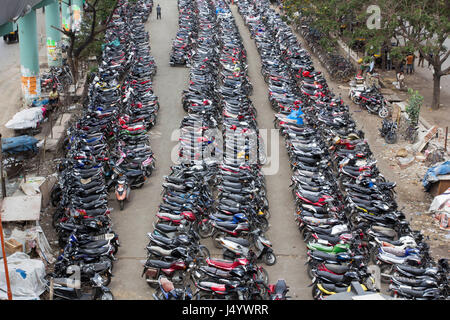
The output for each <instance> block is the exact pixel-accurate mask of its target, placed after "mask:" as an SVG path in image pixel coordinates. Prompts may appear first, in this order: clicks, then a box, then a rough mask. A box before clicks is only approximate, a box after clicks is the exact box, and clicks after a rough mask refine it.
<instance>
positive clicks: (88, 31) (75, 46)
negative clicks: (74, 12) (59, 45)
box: [52, 0, 118, 84]
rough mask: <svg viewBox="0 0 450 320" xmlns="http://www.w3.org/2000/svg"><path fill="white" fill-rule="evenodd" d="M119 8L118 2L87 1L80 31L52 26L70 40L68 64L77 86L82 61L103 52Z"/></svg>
mask: <svg viewBox="0 0 450 320" xmlns="http://www.w3.org/2000/svg"><path fill="white" fill-rule="evenodd" d="M63 1H69V0H63ZM117 6H118V1H117V0H86V2H85V9H84V12H83V21H82V24H81V28H80V30H79V31H77V30H65V29H61V28H58V27H55V26H52V27H53V28H55V29H56V30H58V31H60V32H61V33H63V34H64V35H65V36H66V37H67V38H68V49H67V63H68V65H69V68H70V71H71V73H72V76H73V82H74V83H75V84H76V83H77V82H78V71H79V62H80V59H82V58H84V57H86V56H87V53H88V52H94V53H96V54H99V52H101V44H102V42H103V37H104V34H105V31H106V30H107V29H108V28H109V22H110V21H111V19H112V16H113V13H114V11H115V9H116V8H117Z"/></svg>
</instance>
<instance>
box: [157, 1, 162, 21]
mask: <svg viewBox="0 0 450 320" xmlns="http://www.w3.org/2000/svg"><path fill="white" fill-rule="evenodd" d="M156 19H160V20H161V7H160V6H159V3H158V5H157V6H156Z"/></svg>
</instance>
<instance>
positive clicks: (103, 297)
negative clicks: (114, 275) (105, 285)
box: [100, 292, 114, 300]
mask: <svg viewBox="0 0 450 320" xmlns="http://www.w3.org/2000/svg"><path fill="white" fill-rule="evenodd" d="M100 300H114V296H113V294H112V293H111V292H103V293H102V295H101V296H100Z"/></svg>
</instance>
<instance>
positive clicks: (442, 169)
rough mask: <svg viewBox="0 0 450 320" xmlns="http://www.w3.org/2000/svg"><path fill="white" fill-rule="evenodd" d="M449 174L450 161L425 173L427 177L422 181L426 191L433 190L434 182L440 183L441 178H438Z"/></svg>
mask: <svg viewBox="0 0 450 320" xmlns="http://www.w3.org/2000/svg"><path fill="white" fill-rule="evenodd" d="M449 173H450V161H445V162H443V163H441V164H438V165H436V166H434V167H431V168H429V169H428V170H427V172H426V173H425V176H424V177H423V181H422V184H423V186H424V188H425V190H427V191H428V190H429V189H430V188H431V185H432V183H433V182H437V181H439V178H438V177H437V176H439V175H446V174H449Z"/></svg>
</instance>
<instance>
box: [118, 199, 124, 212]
mask: <svg viewBox="0 0 450 320" xmlns="http://www.w3.org/2000/svg"><path fill="white" fill-rule="evenodd" d="M119 207H120V211H122V210H123V208H124V207H125V201H124V200H120V201H119Z"/></svg>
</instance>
